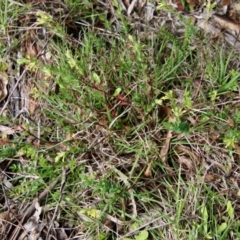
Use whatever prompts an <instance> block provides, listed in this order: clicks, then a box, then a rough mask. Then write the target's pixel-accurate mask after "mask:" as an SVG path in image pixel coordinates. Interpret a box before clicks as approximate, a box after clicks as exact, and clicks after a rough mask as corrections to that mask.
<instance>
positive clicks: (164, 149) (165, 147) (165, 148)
mask: <svg viewBox="0 0 240 240" xmlns="http://www.w3.org/2000/svg"><path fill="white" fill-rule="evenodd" d="M171 139H172V131H170V130H169V131H168V132H167V136H166V141H165V143H164V145H163V146H162V148H161V151H160V157H161V159H162V161H163V162H166V160H167V154H168V150H169V146H170V141H171Z"/></svg>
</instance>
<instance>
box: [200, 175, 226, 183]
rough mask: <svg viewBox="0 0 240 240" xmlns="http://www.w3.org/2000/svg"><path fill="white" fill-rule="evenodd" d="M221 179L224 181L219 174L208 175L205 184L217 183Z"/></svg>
mask: <svg viewBox="0 0 240 240" xmlns="http://www.w3.org/2000/svg"><path fill="white" fill-rule="evenodd" d="M220 179H222V178H221V176H219V175H218V174H213V173H208V174H206V175H205V177H204V182H205V183H211V182H215V181H217V180H220Z"/></svg>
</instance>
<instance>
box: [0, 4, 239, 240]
mask: <svg viewBox="0 0 240 240" xmlns="http://www.w3.org/2000/svg"><path fill="white" fill-rule="evenodd" d="M67 6H68V7H69V8H70V9H73V8H74V14H73V16H74V18H77V16H78V11H77V8H78V9H79V12H80V15H84V16H85V17H86V19H87V20H86V21H88V20H89V18H90V19H91V21H90V20H89V22H88V24H87V27H86V26H82V29H81V34H80V35H79V39H77V44H79V45H77V47H76V45H75V43H73V41H70V40H73V39H71V36H68V31H69V29H66V28H67V25H64V22H57V21H56V20H55V18H51V15H49V14H48V13H46V12H44V11H41V12H40V17H39V18H40V20H42V21H41V22H39V19H38V25H39V26H40V27H42V28H44V29H45V31H47V32H48V33H51V34H53V37H52V38H49V39H48V42H47V45H46V52H47V53H48V56H50V57H49V59H50V61H49V62H48V63H46V62H44V61H42V59H40V58H29V57H28V56H23V57H22V58H21V59H20V60H19V61H18V63H19V64H20V65H21V66H22V67H24V68H26V69H28V74H29V75H32V76H37V75H34V74H35V73H36V72H41V73H42V75H40V76H41V78H40V79H39V78H36V79H34V83H35V85H34V88H32V89H30V91H31V95H32V96H33V98H34V99H35V100H36V101H37V102H38V104H39V108H38V109H36V112H35V113H36V114H38V115H37V116H38V118H36V115H33V116H31V118H32V121H28V123H24V124H25V126H24V127H25V131H23V132H21V134H20V136H19V135H17V134H15V135H14V141H12V143H11V144H12V145H11V147H7V146H5V145H1V149H2V153H1V157H2V158H3V159H4V160H5V161H6V160H7V161H12V164H11V165H10V168H9V169H8V170H6V169H5V170H6V171H9V172H10V173H11V177H8V178H9V179H10V180H9V181H11V182H12V185H13V187H12V188H10V189H8V190H7V191H6V192H5V194H6V196H5V197H7V198H9V199H11V201H13V203H14V204H17V203H21V202H28V203H29V204H30V203H31V202H32V201H33V198H34V197H35V196H37V195H38V194H39V193H40V192H41V191H42V190H43V189H45V188H46V187H47V186H49V184H50V183H51V182H53V181H54V180H56V179H60V177H59V176H61V177H62V179H65V181H64V183H63V182H62V183H61V181H59V183H58V185H57V187H55V188H54V189H51V191H50V193H49V195H48V196H47V198H45V199H44V200H43V199H41V204H42V205H43V206H44V214H43V215H47V214H50V216H51V217H52V219H54V220H56V221H57V222H58V223H59V224H60V226H61V227H65V228H70V229H71V234H70V235H71V236H75V237H80V238H84V239H110V238H111V239H125V240H126V239H137V240H140V239H141V240H143V239H199V238H204V239H205V238H207V239H227V238H228V236H230V235H234V236H236V237H238V226H239V220H238V219H237V214H236V213H237V211H238V205H237V203H235V202H234V201H232V200H233V199H234V196H236V191H237V186H236V185H235V186H234V184H235V183H236V182H235V180H236V178H235V177H233V178H230V177H226V176H227V175H228V174H230V173H231V174H233V173H234V170H233V169H234V168H236V160H235V158H236V159H237V158H238V157H239V156H238V154H239V153H238V150H237V149H238V148H237V146H238V138H239V133H238V130H237V129H238V123H239V121H238V117H237V116H238V115H239V111H238V110H233V108H235V106H236V105H237V104H238V101H235V102H234V99H236V98H237V91H236V90H237V86H238V77H239V74H238V69H234V65H233V61H235V60H236V59H235V58H237V57H235V56H234V55H233V52H230V53H229V52H227V51H225V49H224V48H221V46H218V48H217V50H219V49H220V50H219V51H216V46H215V47H213V46H210V45H205V44H204V42H203V43H202V42H201V41H200V42H199V41H197V40H196V42H197V44H194V43H193V41H192V39H198V37H199V33H198V32H197V30H195V29H193V28H192V26H191V25H189V24H188V23H185V24H186V27H187V29H186V34H185V35H184V36H181V38H176V37H175V36H174V35H173V34H172V33H170V32H169V31H168V29H164V28H162V29H159V33H158V34H157V36H156V38H155V39H152V40H151V41H146V40H141V39H139V38H138V37H137V36H135V35H134V34H133V32H132V31H131V30H130V28H128V22H127V21H126V20H125V21H123V19H124V17H123V15H122V14H121V17H120V12H117V14H116V16H117V17H119V20H122V21H123V23H122V24H123V27H122V28H121V31H120V32H116V31H114V30H113V28H112V27H111V26H109V22H108V18H107V17H106V16H105V15H104V14H102V15H101V14H99V13H98V12H97V10H95V5H91V4H90V3H89V2H86V3H81V4H77V3H75V2H74V1H68V2H67ZM115 7H116V6H115ZM80 10H81V11H80ZM15 11H16V13H18V9H17V8H16V10H15ZM1 14H5V12H4V11H3V10H2V13H1ZM7 14H9V13H8V12H7ZM46 17H47V18H46ZM88 17H89V18H88ZM60 19H62V18H60ZM96 21H98V24H99V23H100V22H101V24H100V25H101V26H102V24H103V26H105V25H104V24H106V25H107V26H106V28H104V27H103V28H102V29H100V30H99V27H98V26H97V27H96V26H95V24H96ZM2 25H3V26H4V27H6V21H5V23H4V21H3V23H2ZM88 26H91V28H89V27H88ZM106 29H107V30H106ZM75 33H76V32H74V34H75ZM11 37H12V36H11ZM75 40H76V39H75ZM4 47H6V46H4ZM209 52H210V54H209ZM209 55H210V56H211V63H210V62H208V61H206V59H207V58H208V57H209ZM1 57H2V58H3V56H1ZM38 76H39V75H38ZM46 89H48V91H47V92H46ZM225 103H228V104H229V105H230V106H232V108H231V107H228V106H225ZM31 118H29V119H31ZM16 121H18V120H16ZM19 123H20V120H19ZM30 136H31V137H34V139H35V140H37V143H38V144H37V145H36V144H35V145H34V142H31V141H30V140H29V137H30ZM36 136H38V137H36ZM167 140H169V141H167ZM26 142H28V143H27V144H26ZM167 142H168V144H167ZM36 146H37V147H36ZM163 152H164V154H163ZM146 170H148V171H146ZM236 171H237V170H236ZM19 211H20V212H22V209H19ZM54 211H55V212H57V213H58V216H57V217H56V215H54ZM221 212H222V214H220V213H221ZM43 218H44V216H43ZM76 226H78V227H76Z"/></svg>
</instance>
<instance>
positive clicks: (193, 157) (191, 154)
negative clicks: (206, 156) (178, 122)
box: [177, 145, 200, 165]
mask: <svg viewBox="0 0 240 240" xmlns="http://www.w3.org/2000/svg"><path fill="white" fill-rule="evenodd" d="M177 150H178V151H179V152H182V153H185V154H187V155H188V156H189V157H190V158H191V160H193V161H194V162H195V164H196V165H198V164H199V163H200V160H199V156H198V155H197V154H196V153H194V152H193V151H191V150H190V149H189V148H187V147H184V146H182V145H178V146H177Z"/></svg>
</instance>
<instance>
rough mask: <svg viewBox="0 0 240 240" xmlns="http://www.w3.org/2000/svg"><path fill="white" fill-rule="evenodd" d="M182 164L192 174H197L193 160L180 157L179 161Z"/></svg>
mask: <svg viewBox="0 0 240 240" xmlns="http://www.w3.org/2000/svg"><path fill="white" fill-rule="evenodd" d="M177 161H178V162H179V163H180V164H183V165H185V166H186V167H187V168H188V170H190V171H191V172H195V167H194V164H193V162H192V160H191V159H189V158H187V157H185V156H178V160H177Z"/></svg>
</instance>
